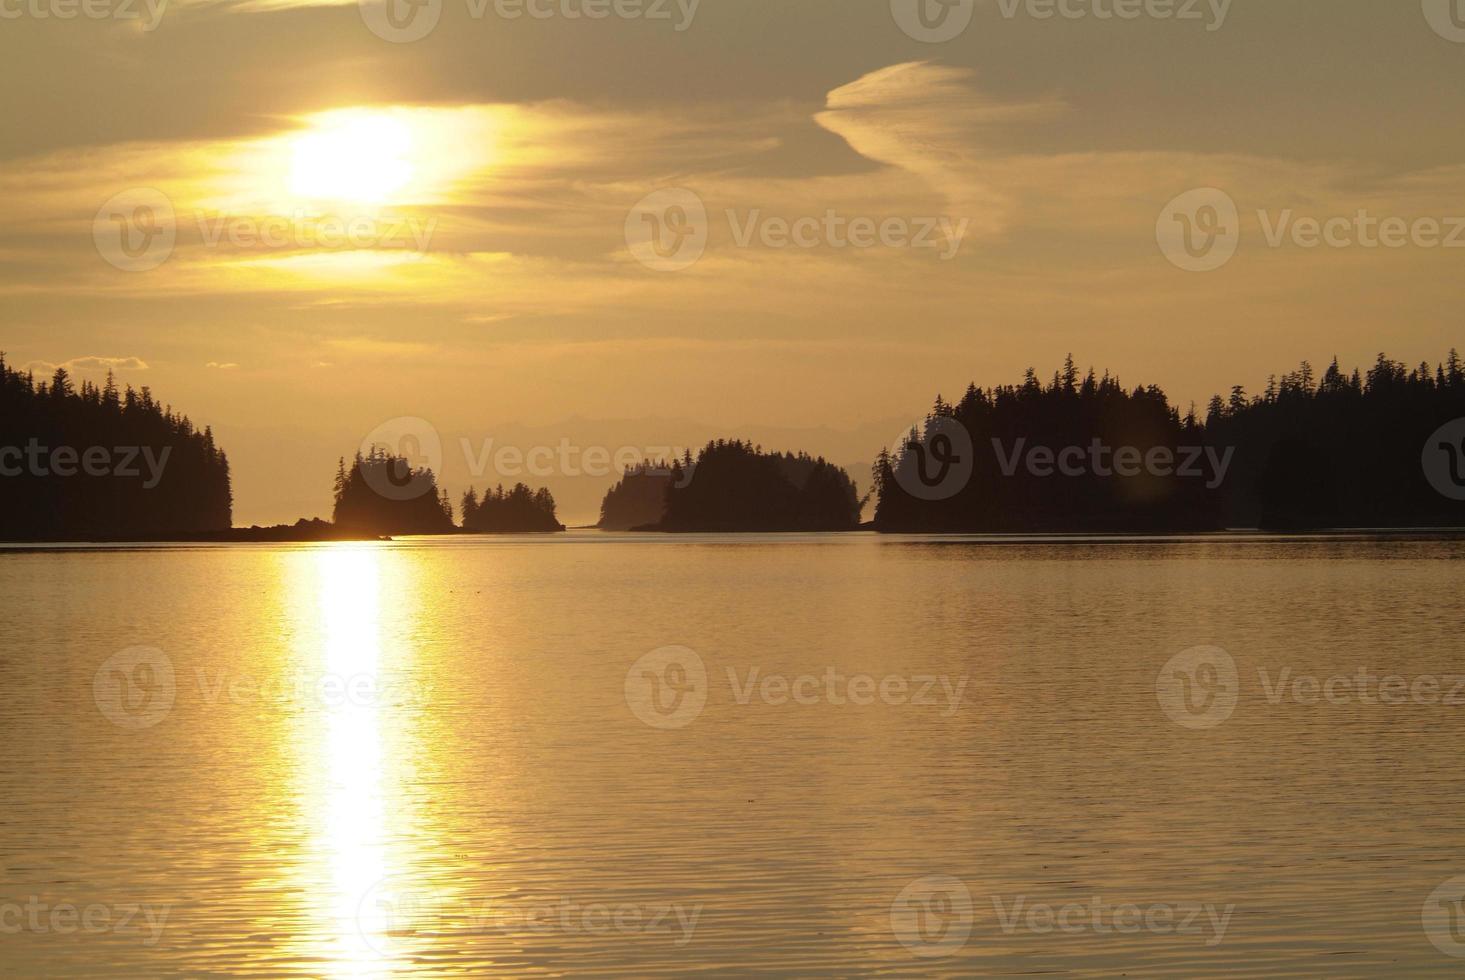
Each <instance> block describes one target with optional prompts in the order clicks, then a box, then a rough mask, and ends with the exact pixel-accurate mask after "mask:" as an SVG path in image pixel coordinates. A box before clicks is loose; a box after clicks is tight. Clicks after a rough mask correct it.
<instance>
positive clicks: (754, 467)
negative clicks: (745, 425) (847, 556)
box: [600, 439, 862, 532]
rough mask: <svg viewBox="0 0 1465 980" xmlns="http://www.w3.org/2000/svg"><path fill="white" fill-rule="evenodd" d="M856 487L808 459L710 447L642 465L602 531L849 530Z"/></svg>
mask: <svg viewBox="0 0 1465 980" xmlns="http://www.w3.org/2000/svg"><path fill="white" fill-rule="evenodd" d="M861 505H862V501H861V500H860V499H859V497H858V495H857V493H856V490H855V484H854V481H853V480H851V479H850V478H849V475H848V474H847V473H845V471H844V470H842V469H840V468H839V467H837V466H835V465H833V464H831V463H829V462H827V461H826V460H824V459H823V458H815V457H812V456H809V455H808V454H807V453H798V454H794V453H765V452H764V451H763V449H762V447H761V446H755V445H753V444H752V443H747V442H741V441H737V440H733V441H728V440H722V439H719V440H716V441H714V442H709V443H708V444H707V445H706V446H704V447H703V448H702V450H701V451H700V452H699V453H698V454H697V457H696V458H695V459H693V457H692V454H691V452H690V450H689V451H688V452H686V453H685V454H684V455H683V457H682V458H681V459H679V460H674V461H673V462H672V464H671V466H670V467H669V468H668V467H666V466H665V464H664V463H657V464H646V465H643V466H641V467H638V468H637V469H635V470H631V471H628V472H627V474H626V475H625V476H624V477H623V478H622V479H621V481H620V482H619V483H617V484H616V485H615V486H614V487H612V488H611V490H610V492H609V493H607V494H606V497H605V500H604V501H603V502H602V503H601V524H600V526H601V527H602V528H607V529H618V530H629V529H632V528H637V529H641V530H654V531H672V532H688V531H709V532H712V531H724V532H728V531H761V532H777V531H849V530H853V529H855V528H857V527H858V526H859V523H860V508H861Z"/></svg>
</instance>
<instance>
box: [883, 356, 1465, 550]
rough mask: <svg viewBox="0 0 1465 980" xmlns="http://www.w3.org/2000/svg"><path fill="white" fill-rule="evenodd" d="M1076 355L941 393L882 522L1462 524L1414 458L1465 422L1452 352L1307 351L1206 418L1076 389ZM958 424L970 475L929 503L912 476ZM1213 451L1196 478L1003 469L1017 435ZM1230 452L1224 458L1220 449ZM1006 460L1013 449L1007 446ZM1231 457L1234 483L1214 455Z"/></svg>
mask: <svg viewBox="0 0 1465 980" xmlns="http://www.w3.org/2000/svg"><path fill="white" fill-rule="evenodd" d="M1075 378H1076V371H1075V370H1074V368H1073V362H1072V358H1071V357H1070V358H1069V359H1068V360H1067V361H1066V362H1065V364H1064V367H1063V370H1062V371H1061V372H1059V373H1057V374H1055V377H1054V381H1053V383H1052V384H1050V385H1049V386H1048V387H1046V388H1044V387H1043V386H1041V385H1039V384H1038V381H1037V372H1036V371H1034V370H1033V369H1031V368H1030V369H1029V370H1028V371H1027V373H1026V375H1025V378H1024V381H1023V383H1022V385H1021V386H1019V387H1010V386H1009V387H998V388H993V389H988V390H983V389H980V388H978V387H976V386H975V385H973V386H971V387H969V388H968V389H967V392H966V395H965V397H963V398H962V400H961V402H960V403H959V404H957V405H956V406H954V407H952V406H949V405H947V404H946V402H945V401H944V400H942V399H941V398H939V397H938V398H937V400H936V404H935V406H934V407H933V409H932V411H931V413H930V415H928V416H927V418H926V421H925V423H924V426H923V427H922V429H923V431H913V432H912V433H911V435H910V436H909V437H908V438H906V439H905V440H904V441H903V442H902V443H901V444H900V445H899V446H897V447H895V449H894V451H893V452H891V451H882V453H881V454H880V457H879V458H878V459H877V460H876V463H875V467H874V493H875V495H876V497H877V505H876V511H875V526H876V528H877V529H878V530H882V531H895V532H909V531H963V532H1006V531H1051V532H1059V531H1160V530H1167V531H1194V530H1213V529H1219V528H1223V527H1260V528H1264V529H1276V530H1295V529H1319V528H1329V527H1417V526H1462V525H1465V507H1462V505H1461V503H1460V502H1458V501H1454V500H1451V499H1449V498H1447V497H1445V496H1443V495H1441V494H1440V493H1438V492H1436V491H1435V489H1434V488H1433V487H1432V486H1430V484H1429V482H1428V479H1427V478H1426V476H1425V473H1424V470H1423V467H1422V466H1421V463H1420V455H1421V452H1422V450H1423V449H1424V446H1425V442H1426V441H1427V439H1428V438H1429V436H1430V435H1431V434H1432V433H1433V432H1435V431H1436V430H1437V429H1438V428H1439V427H1440V426H1442V425H1444V424H1445V423H1446V422H1449V421H1452V420H1454V419H1459V418H1462V417H1465V366H1462V364H1461V360H1460V357H1459V355H1458V354H1457V353H1456V352H1455V351H1453V350H1452V351H1451V352H1450V356H1449V358H1448V360H1447V361H1445V362H1444V363H1441V364H1439V365H1437V366H1436V367H1435V368H1433V369H1431V368H1430V367H1429V366H1428V365H1427V364H1423V365H1420V366H1419V367H1418V368H1415V369H1413V370H1412V371H1411V370H1409V369H1407V368H1406V367H1405V366H1404V365H1403V364H1399V363H1397V362H1394V361H1392V360H1390V359H1389V358H1388V357H1387V356H1386V355H1383V354H1380V355H1379V356H1378V359H1377V361H1376V362H1375V364H1374V366H1373V367H1372V368H1371V369H1370V370H1369V371H1368V373H1367V375H1366V376H1363V375H1360V373H1359V372H1358V371H1356V370H1355V371H1354V372H1352V374H1351V375H1345V374H1344V372H1343V369H1342V368H1341V367H1340V366H1339V364H1338V362H1337V360H1336V359H1334V360H1333V362H1332V363H1331V364H1330V365H1329V366H1328V368H1327V369H1326V370H1325V371H1324V372H1323V375H1322V377H1321V378H1318V377H1317V374H1316V372H1315V370H1314V369H1313V367H1312V365H1311V364H1310V363H1308V362H1306V361H1304V362H1303V363H1302V364H1301V365H1300V366H1299V367H1298V369H1297V370H1295V371H1292V372H1289V373H1288V374H1286V375H1283V376H1282V377H1281V378H1280V379H1278V378H1276V377H1273V378H1272V379H1271V380H1269V382H1268V384H1267V387H1266V390H1265V393H1264V394H1262V395H1258V396H1248V395H1247V393H1246V390H1245V388H1243V387H1242V386H1240V385H1237V386H1235V387H1233V388H1232V389H1231V391H1230V394H1229V397H1226V398H1223V397H1222V396H1221V395H1216V396H1214V397H1213V398H1212V399H1211V400H1210V403H1209V406H1208V408H1207V411H1206V418H1205V421H1204V423H1201V422H1200V421H1199V420H1197V419H1196V417H1195V413H1194V411H1193V410H1192V411H1191V412H1190V413H1188V414H1187V415H1186V416H1185V417H1184V418H1182V417H1181V416H1180V414H1179V412H1178V411H1177V410H1176V409H1175V408H1173V407H1171V406H1170V404H1169V402H1168V399H1167V398H1166V396H1165V394H1164V392H1163V391H1161V390H1160V389H1159V388H1158V387H1155V386H1148V387H1137V388H1135V389H1133V390H1132V391H1131V390H1126V389H1125V388H1124V387H1123V386H1121V385H1120V383H1119V382H1118V380H1117V379H1113V378H1111V377H1110V376H1109V375H1108V374H1107V373H1106V374H1105V375H1104V377H1103V378H1102V379H1101V380H1099V381H1095V380H1094V374H1093V372H1092V370H1091V371H1090V372H1089V373H1088V375H1087V376H1086V377H1085V379H1084V380H1083V382H1082V383H1081V384H1079V385H1077V387H1075V384H1074V381H1075ZM953 423H954V424H959V425H960V426H961V427H962V428H963V429H964V430H965V433H966V435H967V436H968V437H969V439H970V444H971V448H970V450H969V451H970V454H971V459H970V460H969V464H970V468H971V471H970V476H969V477H968V478H967V479H965V480H964V481H962V483H961V485H960V486H959V487H957V488H954V489H953V490H952V491H951V492H950V493H949V494H938V495H934V496H935V497H936V498H937V499H927V496H928V495H923V494H920V493H916V492H913V491H912V488H913V487H918V483H917V478H918V476H919V472H918V470H919V467H920V466H921V465H922V463H923V459H924V457H923V453H924V452H925V448H926V447H925V444H926V442H928V441H929V440H930V439H931V438H932V435H933V433H935V432H937V431H938V430H941V429H942V427H943V426H947V425H950V424H953ZM1095 440H1097V441H1098V442H1099V443H1101V444H1103V445H1105V446H1109V447H1123V446H1128V447H1134V448H1136V449H1138V450H1139V451H1140V452H1141V453H1142V454H1148V452H1149V451H1150V450H1152V449H1160V450H1168V451H1170V452H1171V453H1176V452H1178V451H1179V450H1181V449H1182V448H1190V447H1195V448H1198V449H1202V450H1208V451H1209V453H1210V454H1213V455H1207V456H1203V457H1202V458H1201V461H1200V462H1201V463H1202V464H1203V466H1202V475H1201V476H1200V477H1198V478H1187V477H1185V476H1183V475H1181V474H1179V473H1171V474H1168V475H1157V474H1156V473H1154V472H1148V471H1147V472H1142V473H1140V474H1139V475H1136V476H1115V475H1114V474H1112V473H1110V474H1109V475H1101V474H1099V473H1096V472H1093V471H1092V470H1090V471H1087V472H1084V473H1082V474H1081V475H1057V474H1053V473H1051V472H1049V473H1044V474H1034V473H1033V472H1031V471H1030V470H1029V469H1028V468H1025V467H1021V466H1019V467H1017V468H1015V469H1014V470H1013V471H1012V472H1010V473H1008V472H1004V471H1003V467H1002V465H1001V461H1002V458H1003V456H1002V454H1003V453H1010V452H1011V451H1012V450H1013V449H1014V448H1016V447H1017V446H1018V445H1024V446H1043V447H1048V448H1050V449H1055V450H1056V449H1061V448H1063V447H1085V446H1089V445H1091V444H1092V443H1093V442H1094V441H1095ZM1227 453H1230V456H1229V457H1227V456H1226V454H1227ZM1007 458H1011V457H1010V455H1009V456H1008V457H1007ZM1216 458H1229V460H1230V463H1229V465H1228V468H1227V469H1226V471H1225V473H1224V479H1221V477H1222V474H1221V473H1220V472H1219V471H1218V469H1217V467H1216V466H1214V465H1213V463H1212V460H1213V459H1216Z"/></svg>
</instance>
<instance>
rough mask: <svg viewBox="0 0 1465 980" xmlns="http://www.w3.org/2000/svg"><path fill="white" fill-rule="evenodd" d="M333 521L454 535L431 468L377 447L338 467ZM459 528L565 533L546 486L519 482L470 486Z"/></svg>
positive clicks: (378, 531) (365, 530)
mask: <svg viewBox="0 0 1465 980" xmlns="http://www.w3.org/2000/svg"><path fill="white" fill-rule="evenodd" d="M334 497H335V507H334V510H333V511H332V517H331V520H332V523H333V524H335V526H336V527H338V528H343V529H347V530H351V531H356V532H358V533H362V534H374V535H391V534H452V533H454V532H455V531H457V530H459V528H458V526H457V525H456V524H454V523H453V505H452V503H451V501H450V500H449V499H448V492H447V490H446V489H444V488H442V487H441V486H439V485H438V481H437V475H436V474H435V473H433V471H432V470H431V469H430V468H427V467H417V466H414V465H413V464H412V462H411V461H410V460H409V459H407V458H406V457H404V456H400V455H397V454H396V453H393V452H391V451H389V450H387V449H385V448H383V447H381V446H372V447H370V448H369V449H368V450H367V452H366V453H365V454H362V453H359V452H358V453H357V454H356V456H355V458H354V459H352V461H351V465H350V466H349V467H348V466H347V465H346V460H345V459H344V458H342V459H341V460H340V462H339V463H338V464H337V466H336V482H335V492H334ZM461 506H462V512H463V525H462V530H464V531H469V532H474V533H488V532H504V531H514V532H545V531H563V530H564V529H565V528H564V525H562V524H560V522H559V520H558V519H557V518H556V516H555V501H554V497H553V495H551V494H550V492H549V491H548V490H547V489H543V488H541V489H539V490H537V491H536V490H532V489H530V488H529V487H527V486H525V485H524V484H522V483H520V484H517V485H516V486H514V487H513V488H512V489H509V490H505V489H504V488H503V487H502V486H500V487H498V488H497V489H495V490H491V491H486V492H485V493H484V495H483V497H482V499H480V498H479V497H478V494H477V491H475V490H474V489H473V488H471V487H470V488H469V489H468V491H467V492H466V493H465V494H464V495H463V498H462V501H461Z"/></svg>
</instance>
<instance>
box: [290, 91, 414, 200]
mask: <svg viewBox="0 0 1465 980" xmlns="http://www.w3.org/2000/svg"><path fill="white" fill-rule="evenodd" d="M411 153H412V129H411V127H410V126H408V125H407V123H406V122H405V121H403V120H401V119H397V118H394V117H392V116H390V115H386V114H384V113H376V112H370V111H351V112H346V113H339V114H335V113H333V114H330V115H328V116H325V117H322V118H321V119H320V120H319V121H318V122H317V123H316V126H315V128H314V129H312V130H310V131H309V132H307V133H305V134H303V135H301V136H298V137H296V138H295V139H294V140H293V141H292V143H291V164H290V190H291V192H292V193H293V194H295V195H296V196H298V197H304V198H312V199H320V200H344V201H357V202H360V203H363V204H383V203H387V202H388V201H389V199H390V198H391V196H392V195H393V194H394V193H396V192H397V191H400V190H401V189H402V188H403V187H405V186H406V184H407V182H408V181H409V180H411V179H412V165H411V163H410V162H409V160H410V156H411Z"/></svg>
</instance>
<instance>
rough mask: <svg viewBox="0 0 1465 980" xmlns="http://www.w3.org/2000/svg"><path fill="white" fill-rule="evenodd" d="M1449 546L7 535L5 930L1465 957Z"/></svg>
mask: <svg viewBox="0 0 1465 980" xmlns="http://www.w3.org/2000/svg"><path fill="white" fill-rule="evenodd" d="M1462 559H1465V543H1462V542H1460V541H1451V540H1434V541H1432V540H1424V539H1413V540H1411V539H1404V540H1400V539H1394V540H1369V539H1343V540H1306V541H1285V540H1267V539H1252V538H1242V539H1222V540H1204V541H1199V540H1174V541H1147V542H1130V543H1124V542H1119V543H1112V542H1109V543H1097V542H1082V541H1080V542H1068V543H1062V542H1028V543H1001V544H996V543H990V542H988V543H982V542H939V543H938V542H932V541H919V540H917V541H896V540H889V539H879V538H876V537H873V536H866V535H859V536H851V537H844V538H827V537H818V536H811V537H787V538H769V539H762V538H759V539H739V540H732V539H719V538H690V539H650V538H639V537H615V538H605V537H601V536H598V535H595V534H593V533H577V534H572V535H568V536H564V537H563V538H561V539H557V540H553V541H544V540H521V539H491V540H462V541H457V540H455V541H434V542H426V541H424V542H414V541H410V540H409V541H400V542H395V543H389V544H381V545H349V546H348V545H330V546H230V547H204V546H200V547H183V548H171V547H170V548H163V547H154V548H138V549H97V550H88V549H58V550H50V551H22V550H10V551H0V747H3V748H0V872H3V877H0V973H4V974H6V975H19V976H55V975H62V974H71V975H124V974H127V975H146V976H184V975H187V976H208V975H222V974H226V973H227V974H254V975H259V976H271V977H283V976H301V977H305V976H309V977H317V976H325V977H337V976H341V977H344V976H371V975H389V974H403V975H422V976H429V975H434V976H446V975H477V976H481V975H484V974H486V973H491V972H502V973H505V974H511V975H517V976H523V975H545V974H577V975H579V974H603V975H610V974H619V975H625V974H637V975H646V976H654V975H673V974H675V975H685V974H689V973H695V972H703V973H714V974H715V973H724V974H730V973H736V974H748V973H780V974H799V975H811V974H812V975H820V974H822V975H830V976H849V975H882V976H917V975H921V976H928V975H938V976H939V975H964V976H970V975H1013V974H1036V973H1083V974H1113V975H1118V974H1121V973H1126V972H1127V973H1129V974H1130V975H1150V976H1153V975H1167V974H1168V975H1177V976H1179V975H1184V976H1198V975H1219V974H1223V973H1224V974H1233V975H1238V976H1299V977H1301V976H1306V977H1316V976H1362V975H1377V974H1380V973H1384V972H1385V971H1387V972H1389V973H1394V974H1403V973H1407V974H1412V975H1428V974H1440V975H1445V974H1452V973H1458V972H1459V970H1460V969H1461V967H1462V966H1465V958H1462V957H1465V917H1460V918H1459V921H1457V920H1456V917H1458V916H1459V907H1458V906H1456V905H1455V904H1454V900H1455V899H1458V898H1459V897H1460V896H1461V895H1465V878H1460V879H1458V880H1455V879H1456V876H1461V875H1465V766H1462V765H1461V762H1460V760H1461V759H1462V758H1465V714H1462V712H1465V683H1461V682H1457V681H1455V680H1454V677H1455V675H1456V674H1457V673H1458V674H1465V635H1462V630H1461V627H1462V623H1465V592H1462V589H1461V584H1462V575H1461V570H1462V568H1465V564H1462ZM667 648H671V649H667ZM1196 648H1202V649H1200V650H1197V649H1196ZM1187 651H1189V652H1187ZM1222 651H1224V652H1222ZM648 655H649V656H648ZM1177 655H1180V656H1179V657H1178V659H1174V660H1172V658H1177ZM1232 668H1234V671H1235V673H1234V675H1232V674H1230V673H1229V671H1230V670H1231V669H1232ZM1361 669H1367V671H1368V672H1369V673H1368V675H1366V676H1365V677H1364V678H1363V679H1362V680H1360V679H1358V678H1357V676H1356V675H1358V673H1359V671H1360V670H1361ZM1284 671H1285V674H1284ZM1385 677H1389V678H1391V679H1390V680H1387V681H1385V680H1383V679H1382V678H1385ZM1335 678H1336V679H1335ZM1330 679H1333V680H1331V681H1330ZM1457 683H1461V689H1460V690H1459V691H1455V690H1454V688H1455V687H1456V685H1457ZM1401 685H1402V686H1401ZM1324 691H1327V692H1330V693H1331V695H1332V697H1331V699H1329V698H1327V697H1325V696H1324V694H1323V692H1324ZM1452 693H1453V694H1454V695H1455V696H1454V697H1453V698H1452V697H1451V696H1450V695H1451V694H1452ZM1386 701H1388V702H1400V703H1384V702H1386ZM1445 701H1460V702H1462V704H1461V705H1458V706H1457V705H1454V704H1446V703H1439V702H1445ZM913 702H919V703H913ZM1442 886H1443V887H1442Z"/></svg>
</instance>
